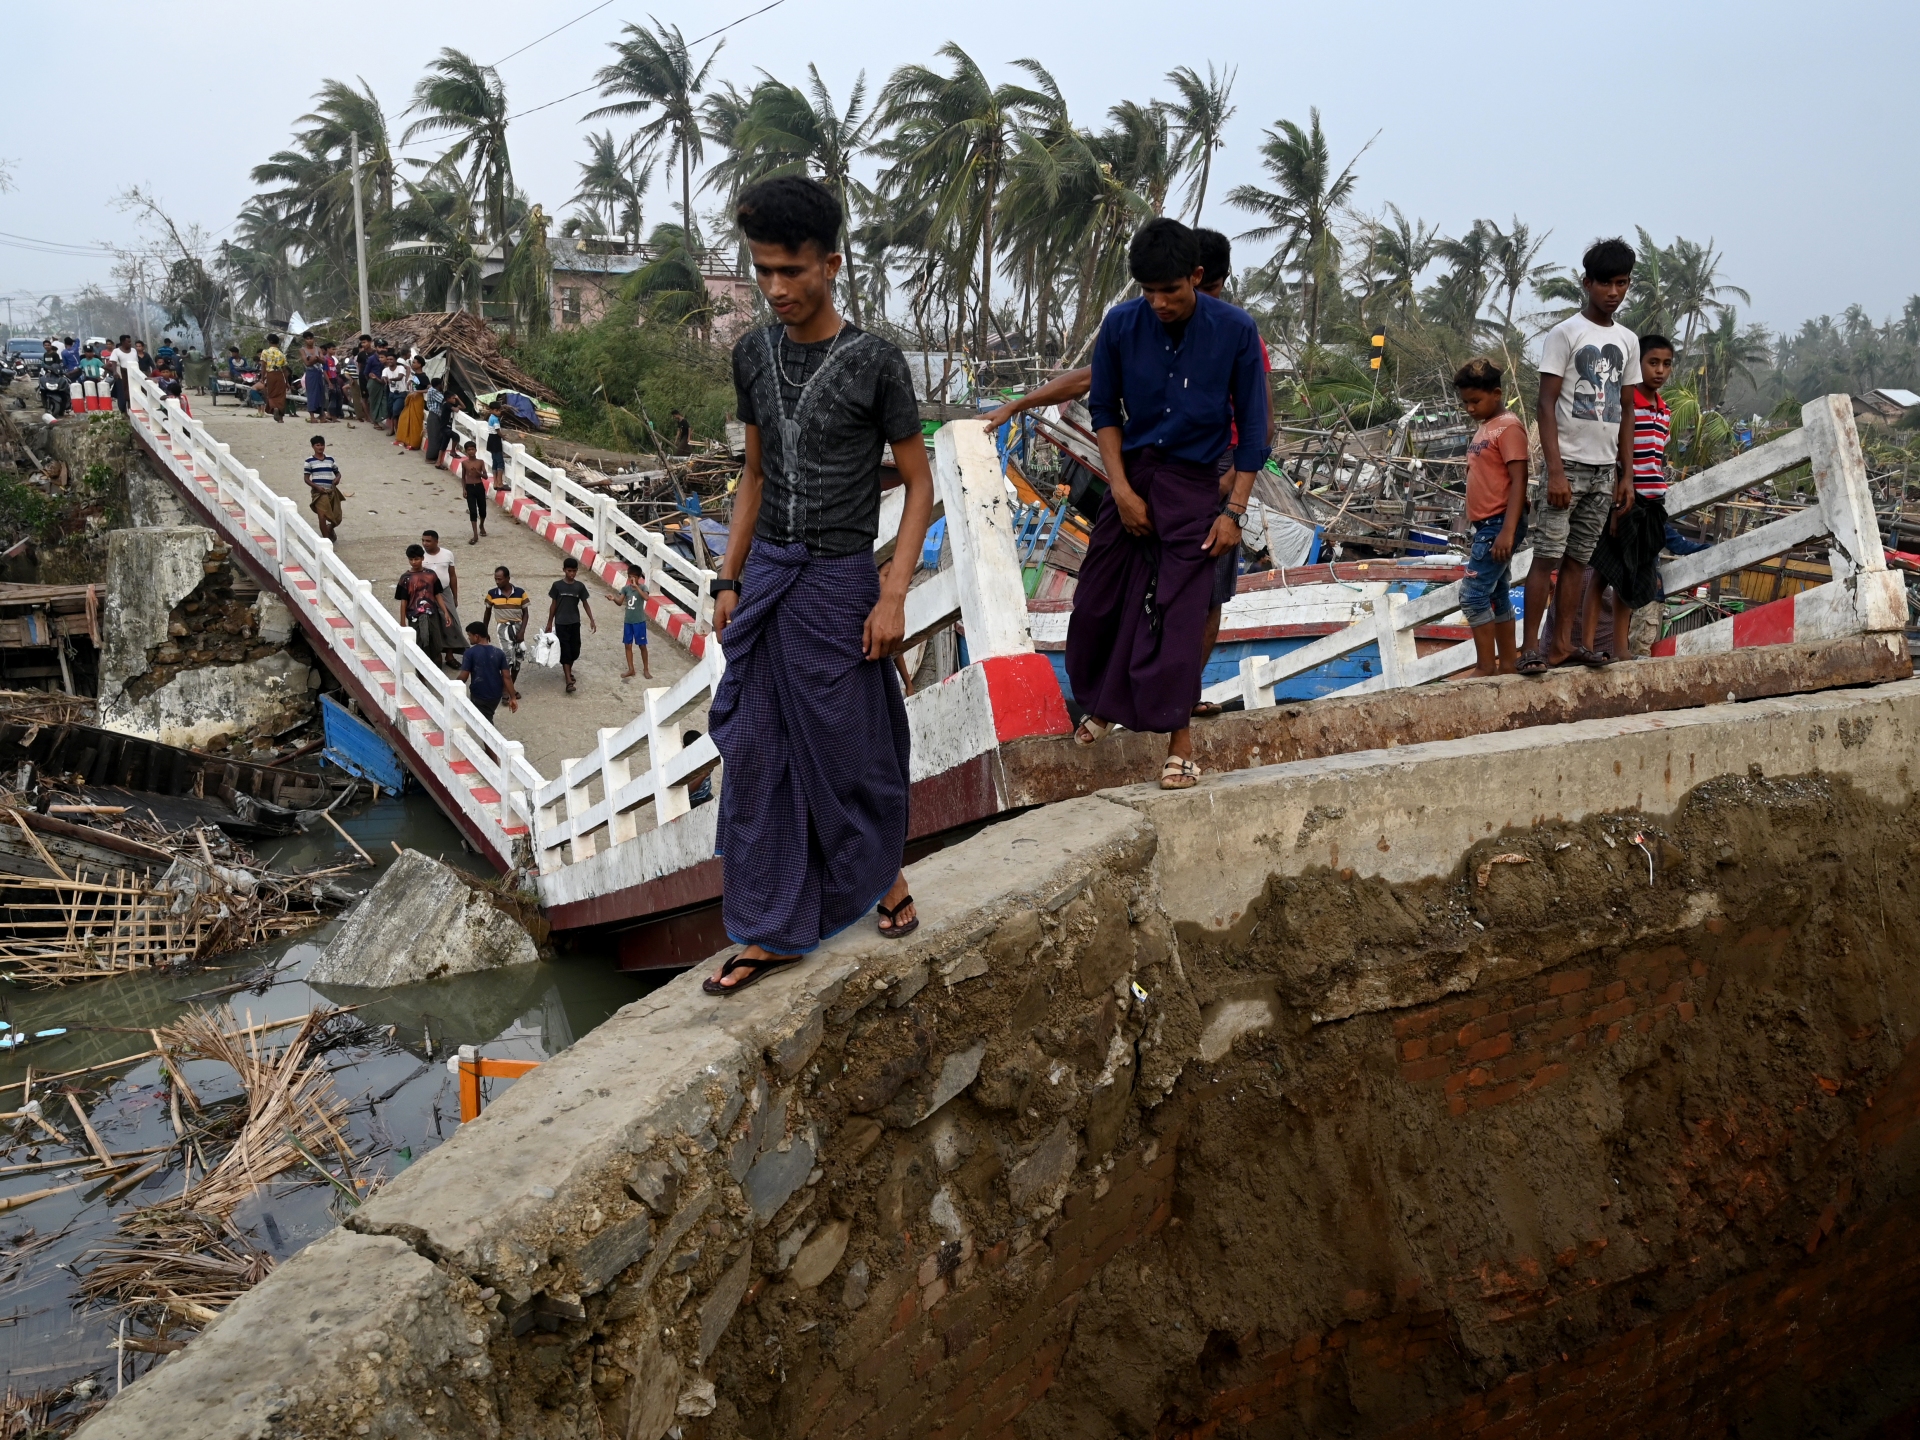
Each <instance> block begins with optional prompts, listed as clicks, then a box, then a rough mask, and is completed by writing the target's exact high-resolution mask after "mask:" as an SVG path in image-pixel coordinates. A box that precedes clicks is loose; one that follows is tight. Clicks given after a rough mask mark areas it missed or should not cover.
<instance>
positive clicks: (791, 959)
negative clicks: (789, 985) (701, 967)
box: [700, 955, 807, 995]
mask: <svg viewBox="0 0 1920 1440" xmlns="http://www.w3.org/2000/svg"><path fill="white" fill-rule="evenodd" d="M806 958H807V957H806V956H804V955H762V956H761V957H760V958H759V959H758V960H743V959H741V958H740V957H739V956H738V955H730V956H728V957H727V959H726V960H725V961H724V962H723V963H722V964H721V966H720V973H719V974H718V975H709V976H708V977H707V978H706V979H704V980H702V981H701V982H700V988H701V989H702V990H704V991H706V992H707V994H709V995H738V994H739V993H740V992H741V991H742V990H745V989H747V988H748V987H749V986H751V985H752V984H753V983H754V982H755V981H757V980H759V979H760V978H761V977H762V976H764V975H769V974H771V973H772V972H774V971H775V970H779V969H781V968H783V967H784V966H787V965H797V964H799V963H800V962H801V961H802V960H804V959H806ZM742 966H748V967H751V968H752V970H753V973H752V974H751V975H749V976H747V978H746V979H744V980H742V981H741V982H740V983H739V984H738V985H722V984H721V983H720V982H721V981H722V980H724V979H726V977H727V976H729V975H731V974H732V973H733V972H734V971H735V970H738V969H740V968H741V967H742Z"/></svg>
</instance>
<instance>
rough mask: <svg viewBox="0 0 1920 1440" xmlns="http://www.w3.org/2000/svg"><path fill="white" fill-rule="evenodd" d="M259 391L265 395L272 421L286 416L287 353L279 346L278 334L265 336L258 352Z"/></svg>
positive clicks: (284, 418)
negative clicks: (263, 347) (265, 341)
mask: <svg viewBox="0 0 1920 1440" xmlns="http://www.w3.org/2000/svg"><path fill="white" fill-rule="evenodd" d="M260 393H261V394H262V395H264V396H266V399H267V407H266V408H267V413H268V414H269V415H271V416H273V419H274V423H275V424H280V423H282V422H284V421H285V420H286V418H287V355H286V352H285V351H284V350H282V349H281V348H280V337H279V336H278V335H269V336H267V347H266V349H264V350H262V351H261V352H260Z"/></svg>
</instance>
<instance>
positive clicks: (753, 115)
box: [716, 65, 873, 325]
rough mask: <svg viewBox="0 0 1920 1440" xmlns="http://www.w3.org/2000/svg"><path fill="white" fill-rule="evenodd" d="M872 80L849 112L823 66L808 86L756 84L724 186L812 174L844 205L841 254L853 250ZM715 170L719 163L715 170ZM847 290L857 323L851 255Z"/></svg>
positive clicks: (858, 83) (810, 70)
mask: <svg viewBox="0 0 1920 1440" xmlns="http://www.w3.org/2000/svg"><path fill="white" fill-rule="evenodd" d="M866 104H867V77H866V74H865V72H864V71H863V72H862V73H861V75H860V76H859V78H858V79H856V80H855V81H854V82H853V91H852V93H851V94H850V95H849V96H848V97H847V104H846V108H845V109H844V110H842V109H840V108H839V107H838V106H836V105H835V104H834V100H833V95H832V94H831V92H829V91H828V89H827V86H826V82H825V81H823V80H822V79H821V78H820V71H819V69H818V67H816V66H813V65H809V66H808V67H807V89H806V91H804V92H802V91H801V90H799V89H798V88H796V87H795V86H792V85H785V84H782V83H781V82H780V81H778V80H775V79H773V78H772V77H771V76H769V77H767V79H766V81H765V83H763V84H760V85H757V86H755V87H754V90H753V94H752V95H751V96H750V97H749V99H748V102H747V107H746V110H745V112H744V113H743V114H742V115H741V116H740V118H739V121H738V122H737V123H736V124H735V126H734V130H733V138H732V148H733V150H734V155H733V156H732V157H731V158H730V160H729V169H728V172H727V183H729V184H732V185H736V186H739V185H746V184H750V183H752V182H753V181H755V180H761V179H765V178H766V177H767V176H770V175H811V176H812V177H813V178H814V179H816V180H818V181H819V182H820V183H821V184H822V185H824V186H826V187H827V189H828V190H830V191H832V192H833V196H834V198H835V199H836V200H838V201H839V202H840V214H841V216H842V221H841V223H842V239H841V241H840V244H839V248H840V250H841V251H842V253H846V252H847V251H848V249H849V247H848V245H847V243H846V240H845V238H844V237H845V234H846V233H847V229H848V227H850V226H851V225H852V223H853V214H854V211H855V208H856V206H858V207H864V206H865V205H866V204H867V203H868V202H869V201H871V199H872V193H871V192H870V191H869V190H868V189H867V187H866V186H865V185H863V184H861V183H860V181H859V180H857V179H856V178H854V175H853V163H854V161H855V160H856V159H857V158H858V157H859V156H860V155H862V154H864V153H865V151H866V148H867V138H868V135H869V132H870V131H871V129H872V127H873V116H872V115H871V114H868V113H866ZM717 168H718V167H716V169H717ZM847 290H848V297H849V302H850V305H851V314H852V319H853V323H854V324H856V325H858V324H859V323H860V289H859V285H858V283H857V281H856V278H855V276H854V272H853V266H852V263H851V260H850V259H849V263H848V267H847Z"/></svg>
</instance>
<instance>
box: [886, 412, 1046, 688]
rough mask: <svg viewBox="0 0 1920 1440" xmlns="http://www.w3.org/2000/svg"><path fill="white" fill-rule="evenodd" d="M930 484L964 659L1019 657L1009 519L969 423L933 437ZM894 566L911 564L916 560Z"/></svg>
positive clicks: (997, 476) (1017, 583) (1022, 644)
mask: <svg viewBox="0 0 1920 1440" xmlns="http://www.w3.org/2000/svg"><path fill="white" fill-rule="evenodd" d="M933 483H934V487H935V489H936V490H938V492H939V494H940V499H941V501H942V503H943V505H944V507H945V510H946V517H947V540H948V543H949V544H951V545H952V546H953V565H954V569H955V570H956V571H957V572H958V573H959V578H960V619H961V620H962V622H963V623H964V624H965V625H966V627H967V654H968V656H969V657H970V658H971V659H974V660H983V659H985V658H986V657H987V656H989V655H1019V654H1024V653H1026V652H1028V651H1031V650H1032V649H1033V640H1032V638H1031V636H1030V635H1029V634H1028V632H1027V589H1026V585H1025V584H1024V583H1023V581H1022V577H1021V574H1020V559H1019V557H1018V556H1017V555H1015V554H1014V549H1013V513H1012V510H1011V508H1010V507H1009V505H1008V502H1007V482H1006V478H1005V476H1004V475H1002V473H1001V470H1000V457H999V454H998V452H997V451H995V449H994V447H993V440H992V438H991V437H990V436H988V435H987V433H986V432H985V431H984V430H982V429H981V428H980V426H979V424H978V423H977V422H975V421H970V420H968V421H958V420H956V421H951V422H949V423H948V424H946V425H943V426H941V427H940V430H939V433H938V434H936V435H935V436H934V437H933ZM895 558H896V560H898V561H900V562H901V563H904V564H907V565H917V564H918V563H919V558H920V557H919V556H917V555H900V554H899V552H898V550H897V549H896V551H895Z"/></svg>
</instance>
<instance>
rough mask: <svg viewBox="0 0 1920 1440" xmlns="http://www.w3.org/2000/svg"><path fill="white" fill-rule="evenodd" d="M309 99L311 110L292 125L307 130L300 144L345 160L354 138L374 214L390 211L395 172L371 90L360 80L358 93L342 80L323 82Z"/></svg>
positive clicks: (383, 116)
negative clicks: (312, 102)
mask: <svg viewBox="0 0 1920 1440" xmlns="http://www.w3.org/2000/svg"><path fill="white" fill-rule="evenodd" d="M313 100H314V106H313V109H312V111H311V112H309V113H308V114H305V115H302V116H301V117H300V118H299V119H298V120H296V121H294V122H293V123H294V124H296V125H306V126H308V127H309V128H308V129H307V130H306V132H305V133H303V134H301V135H300V136H299V139H300V142H301V143H302V144H303V145H305V146H306V147H307V148H308V149H309V150H310V151H312V152H313V153H315V154H320V155H339V156H341V157H343V158H347V157H348V156H349V154H350V151H351V149H352V142H353V140H354V138H355V137H356V136H357V137H358V139H359V141H360V165H361V169H362V173H363V174H365V175H366V177H367V178H368V179H369V180H370V181H371V182H372V189H373V211H374V214H375V216H380V215H384V214H385V213H386V212H387V211H389V210H391V209H392V208H393V188H394V182H395V179H396V175H397V171H396V169H395V166H394V160H393V152H392V150H391V149H390V148H389V146H388V143H387V117H386V112H385V111H383V110H382V109H381V108H380V101H379V98H378V97H377V96H375V95H374V93H373V87H372V86H371V85H369V84H367V82H366V81H365V80H364V79H363V80H361V81H360V88H359V89H358V90H356V89H354V88H353V87H352V86H351V85H348V84H347V83H346V82H345V81H341V80H323V81H321V82H320V88H319V90H317V91H316V92H315V93H314V97H313ZM349 178H350V177H349Z"/></svg>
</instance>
